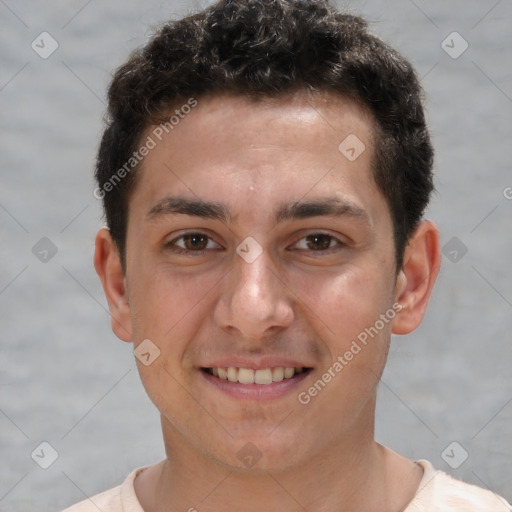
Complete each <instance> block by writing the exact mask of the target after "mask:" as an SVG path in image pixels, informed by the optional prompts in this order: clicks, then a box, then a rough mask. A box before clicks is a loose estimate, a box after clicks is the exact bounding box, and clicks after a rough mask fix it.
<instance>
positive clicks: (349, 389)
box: [118, 95, 401, 469]
mask: <svg viewBox="0 0 512 512" xmlns="http://www.w3.org/2000/svg"><path fill="white" fill-rule="evenodd" d="M372 127H373V121H372V119H371V118H370V117H369V115H368V114H367V113H366V112H365V111H364V110H362V109H361V108H360V107H359V106H358V105H356V104H355V103H354V102H352V101H350V100H348V99H343V98H338V97H336V98H334V97H330V96H325V97H323V98H320V97H317V98H306V96H304V95H296V96H294V97H292V98H288V99H286V100H282V99H281V100H279V101H272V102H266V103H255V102H252V101H250V100H248V99H245V98H238V97H215V98H204V99H199V100H198V105H197V106H196V107H195V108H194V109H193V110H192V111H191V112H190V113H189V114H188V115H187V116H186V117H185V118H184V119H182V120H181V121H180V123H179V124H178V125H177V126H175V128H174V129H173V130H172V131H170V133H169V134H167V135H166V136H165V137H163V138H162V141H158V140H157V144H156V146H155V147H154V148H153V149H152V150H151V151H150V152H149V154H148V155H147V156H146V157H145V158H144V160H143V162H142V167H141V169H140V175H139V177H138V178H139V179H138V182H137V185H136V188H135V190H134V192H133V195H132V197H131V199H130V203H129V220H128V231H127V244H126V274H125V280H124V282H125V285H126V290H125V297H126V306H125V313H121V316H122V315H123V314H124V315H125V321H124V325H125V328H126V327H127V326H128V327H127V330H123V329H120V330H119V332H118V335H119V336H120V337H121V338H123V339H126V340H133V342H134V345H135V347H136V349H137V347H139V348H138V350H139V351H142V352H143V353H144V354H148V353H149V354H150V355H149V356H148V355H146V356H145V357H146V361H145V362H146V363H148V362H149V361H150V360H152V359H153V357H154V355H155V354H158V351H159V356H158V357H157V358H156V359H154V361H152V362H151V364H147V365H145V364H143V363H142V362H141V361H138V365H139V370H140V375H141V379H142V382H143V384H144V386H145V388H146V390H147V392H148V394H149V396H150V397H151V399H152V400H153V402H154V403H155V405H156V406H157V407H158V409H159V410H160V412H161V415H162V421H163V426H164V431H165V432H166V435H167V436H168V437H169V439H171V440H172V439H176V440H177V439H181V442H182V443H188V444H189V445H190V446H193V447H194V449H195V450H197V451H198V452H200V453H202V454H204V455H206V456H208V457H209V458H210V459H213V460H216V461H218V462H220V463H222V464H227V465H230V466H236V467H242V468H243V467H247V468H248V467H249V466H250V465H251V463H250V462H248V461H249V460H250V459H247V455H248V456H249V457H250V456H252V457H253V460H255V459H258V458H259V459H260V460H259V461H258V468H263V469H283V468H286V467H291V466H293V465H296V464H300V463H303V462H304V461H306V460H307V459H308V458H310V457H312V456H313V455H314V454H315V453H319V452H321V451H322V450H326V449H328V447H329V445H331V444H333V443H338V442H344V441H343V440H350V441H351V442H354V440H359V441H361V440H363V439H364V438H366V437H368V436H373V431H372V427H373V414H374V401H375V391H376V387H377V384H378V380H379V377H380V375H381V372H382V370H383V366H384V363H385V358H386V354H387V349H388V344H389V338H390V333H391V329H392V325H393V323H394V322H395V321H396V318H397V317H398V316H399V314H400V313H399V312H398V310H399V309H400V306H398V305H397V304H396V302H397V299H398V297H399V293H400V291H401V290H398V285H397V279H396V272H395V259H394V244H393V235H392V220H391V217H390V213H389V209H388V206H387V204H386V201H385V199H384V197H383V196H382V194H381V193H380V192H379V190H378V188H377V186H376V185H375V183H374V181H373V178H372V173H371V166H372V156H373V155H372V147H373V141H372ZM154 129H155V127H151V128H150V129H148V131H147V133H146V135H145V136H144V139H146V137H147V136H148V135H149V136H151V134H152V133H154V132H153V130H154ZM349 136H350V137H351V138H349V139H348V141H347V142H345V143H344V144H342V146H341V150H340V149H339V146H340V143H342V142H343V141H344V140H345V139H346V138H347V137H349ZM354 136H356V137H357V139H358V140H359V141H357V139H355V138H354ZM153 138H154V139H155V140H156V138H155V137H154V136H153ZM354 141H355V142H354ZM350 142H351V143H350ZM362 144H364V150H363V151H362V152H361V153H360V151H361V149H363V145H362ZM351 148H354V151H352V150H351ZM358 153H360V154H359V156H357V155H358ZM354 156H357V158H355V159H354ZM127 332H129V333H130V334H129V335H128V334H127ZM143 340H150V341H144V342H143ZM141 343H145V345H141ZM298 440H300V442H298Z"/></svg>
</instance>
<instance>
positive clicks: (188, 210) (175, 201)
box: [146, 197, 231, 222]
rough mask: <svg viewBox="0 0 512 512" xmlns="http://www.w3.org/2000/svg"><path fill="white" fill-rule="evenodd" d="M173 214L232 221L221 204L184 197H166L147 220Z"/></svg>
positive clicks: (157, 204) (149, 213) (151, 210)
mask: <svg viewBox="0 0 512 512" xmlns="http://www.w3.org/2000/svg"><path fill="white" fill-rule="evenodd" d="M171 214H181V215H192V216H194V217H201V218H203V219H212V220H220V221H224V222H227V221H228V220H230V219H231V215H230V214H229V211H228V209H227V208H226V207H225V206H224V205H222V204H220V203H215V202H211V201H203V200H201V199H187V198H184V197H165V198H164V199H162V200H160V201H158V203H156V204H155V205H154V206H153V207H152V208H151V209H150V210H149V212H148V213H147V215H146V220H150V221H151V220H156V219H157V218H159V217H162V216H166V215H171Z"/></svg>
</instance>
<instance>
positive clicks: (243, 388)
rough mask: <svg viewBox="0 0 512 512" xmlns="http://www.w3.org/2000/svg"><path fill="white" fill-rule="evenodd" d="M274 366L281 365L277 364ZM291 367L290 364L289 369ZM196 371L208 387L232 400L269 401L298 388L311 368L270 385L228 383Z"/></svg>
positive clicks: (241, 366) (201, 371)
mask: <svg viewBox="0 0 512 512" xmlns="http://www.w3.org/2000/svg"><path fill="white" fill-rule="evenodd" d="M244 364H247V363H244ZM231 366H235V367H236V366H237V365H236V364H231ZM276 366H281V365H280V364H279V365H276ZM292 366H293V365H292V364H290V366H289V367H292ZM297 366H299V365H297ZM239 367H240V368H252V369H254V370H259V369H261V368H271V367H272V366H262V367H261V366H260V367H254V366H252V367H251V366H243V365H242V364H241V365H240V366H239ZM213 368H217V366H213ZM218 368H223V366H218ZM198 371H199V374H200V375H201V376H202V378H203V379H205V381H206V383H207V384H208V385H212V386H215V388H216V389H217V390H218V391H220V392H222V393H225V394H226V395H229V396H231V397H233V398H238V399H240V398H242V399H245V400H271V399H276V398H281V397H283V396H285V395H287V394H288V393H291V392H292V391H293V390H295V389H296V388H297V387H299V385H300V383H301V382H302V381H303V380H304V379H305V378H307V377H308V375H309V374H310V373H311V372H312V368H311V367H309V368H308V369H307V370H305V371H303V372H301V373H298V374H296V375H295V376H293V377H292V378H290V379H283V380H282V381H280V382H272V383H271V384H242V383H240V382H230V381H229V380H223V379H219V378H218V377H215V376H213V375H210V374H209V373H207V372H205V371H204V370H202V369H199V370H198Z"/></svg>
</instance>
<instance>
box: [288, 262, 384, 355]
mask: <svg viewBox="0 0 512 512" xmlns="http://www.w3.org/2000/svg"><path fill="white" fill-rule="evenodd" d="M294 277H295V279H294V283H295V284H294V286H295V287H297V288H299V289H300V292H298V295H300V296H301V297H302V299H303V302H304V303H305V304H306V305H307V307H308V308H310V310H311V311H312V312H313V314H309V315H308V317H309V318H310V319H311V320H312V321H315V323H317V324H318V325H319V326H322V328H321V331H322V332H324V333H325V334H326V336H327V337H328V338H329V339H330V340H331V345H334V346H336V345H338V344H339V345H340V346H341V348H342V347H343V346H344V345H345V344H346V342H347V341H349V340H351V339H354V338H355V337H357V335H358V334H359V333H360V332H361V331H362V330H364V329H365V328H366V327H369V326H371V325H373V324H374V323H375V321H376V320H377V319H378V318H379V315H380V314H381V313H385V311H386V310H387V308H389V306H390V305H389V296H390V293H391V291H390V290H391V289H390V284H389V283H388V280H387V279H384V278H383V275H382V273H379V272H378V269H377V268H374V269H372V268H371V267H368V266H366V267H362V266H361V267H356V266H350V267H348V266H347V268H346V269H344V270H343V271H340V272H336V273H332V272H331V273H329V272H323V271H322V272H318V273H316V274H315V275H312V274H310V273H308V274H306V273H302V274H300V275H296V276H294ZM333 348H334V347H333Z"/></svg>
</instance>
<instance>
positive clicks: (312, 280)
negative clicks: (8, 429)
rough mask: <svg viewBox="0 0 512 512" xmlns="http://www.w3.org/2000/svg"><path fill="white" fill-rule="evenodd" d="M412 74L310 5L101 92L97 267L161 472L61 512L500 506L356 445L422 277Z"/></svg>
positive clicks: (422, 464) (364, 436)
mask: <svg viewBox="0 0 512 512" xmlns="http://www.w3.org/2000/svg"><path fill="white" fill-rule="evenodd" d="M432 160H433V152H432V147H431V144H430V140H429V134H428V131H427V128H426V125H425V119H424V114H423V108H422V104H421V89H420V87H419V84H418V81H417V78H416V76H415V74H414V71H413V70H412V68H411V66H410V64H409V63H408V62H407V61H406V60H404V59H403V58H402V57H401V56H400V55H398V54H397V52H396V51H394V50H392V49H391V48H389V47H388V46H386V45H385V44H384V43H382V42H381V41H380V40H378V39H377V38H375V37H374V36H372V35H371V34H370V33H369V32H368V31H367V28H366V25H365V23H364V21H363V20H361V19H360V18H357V17H353V16H348V15H343V14H340V13H338V12H337V11H336V9H335V8H334V7H333V6H332V5H331V4H329V3H328V2H326V1H323V0H313V1H306V0H288V1H287V0H224V1H221V2H219V3H218V4H215V5H213V6H211V7H209V8H207V9H206V10H205V11H203V12H201V13H198V14H196V15H193V16H190V17H188V18H185V19H183V20H180V21H177V22H171V23H169V24H167V25H165V26H164V27H163V28H162V29H161V30H160V31H159V32H158V33H157V34H156V35H155V37H154V38H153V39H152V40H151V41H150V42H149V43H148V45H147V46H146V47H144V48H143V49H141V50H139V51H137V52H136V53H134V54H133V55H132V56H131V57H130V59H129V61H128V62H127V63H126V64H125V65H124V66H122V67H121V68H120V69H119V70H118V71H117V73H116V75H115V77H114V79H113V82H112V84H111V86H110V89H109V119H108V125H107V128H106V130H105V133H104V136H103V139H102V142H101V146H100V150H99V154H98V162H97V169H96V178H97V182H98V187H97V189H96V190H95V195H96V196H97V197H99V198H102V199H103V202H104V207H105V212H106V218H107V222H108V229H102V230H100V232H99V233H98V235H97V238H96V253H95V260H94V262H95V267H96V270H97V272H98V275H99V277H100V279H101V282H102V284H103V288H104V291H105V294H106V297H107V300H108V302H109V306H110V310H111V314H112V328H113V330H114V332H115V333H116V335H117V336H118V337H119V338H121V339H122V340H124V341H127V342H133V344H134V349H135V355H136V357H137V364H138V368H139V371H140V376H141V379H142V382H143V384H144V386H145V389H146V391H147V392H148V395H149V396H150V397H151V399H152V401H153V402H154V404H155V405H156V407H157V408H158V410H159V411H160V413H161V422H162V431H163V436H164V442H165V448H166V458H165V460H164V461H162V462H161V463H159V464H156V465H154V466H151V467H148V468H142V469H139V470H136V471H134V472H133V473H132V474H131V475H130V476H129V477H128V478H127V479H126V481H125V482H124V484H122V486H120V487H118V488H115V489H112V490H110V491H106V492H105V493H103V494H100V495H98V496H96V497H93V498H91V499H89V500H86V501H85V502H83V503H81V504H78V505H75V506H74V507H71V508H70V509H68V511H73V512H79V511H89V510H98V509H99V510H102V511H103V512H107V511H114V510H116V511H117V510H123V511H125V512H132V511H137V512H140V511H146V512H155V511H164V510H165V511H180V510H183V511H189V512H190V511H195V510H197V511H199V512H216V511H224V510H226V509H228V508H234V509H237V510H243V511H244V512H251V511H256V510H258V511H259V510H285V511H290V512H292V511H293V512H294V511H302V510H311V511H315V512H328V511H329V512H330V511H338V512H340V511H341V512H348V511H352V512H364V511H372V512H373V511H379V512H398V511H406V512H417V511H429V512H431V511H436V510H439V511H472V512H474V511H482V512H483V511H486V512H488V511H491V510H492V511H497V512H501V511H508V510H510V506H509V505H508V504H507V503H506V502H505V501H504V500H502V499H501V498H499V497H498V496H496V495H494V494H493V493H491V492H490V491H486V490H483V489H479V488H477V487H474V486H470V485H468V484H465V483H463V482H459V481H456V480H453V479H451V478H450V477H449V476H448V475H445V474H444V473H441V472H439V471H436V470H435V469H434V468H433V467H432V466H431V465H430V463H428V462H427V461H418V462H413V461H410V460H408V459H406V458H404V457H402V456H400V455H398V454H396V453H394V452H393V451H391V450H389V449H388V448H385V447H383V446H381V445H379V444H378V443H376V442H375V440H374V416H375V401H376V390H377V386H378V383H379V379H380V376H381V374H382V371H383V368H384V365H385V361H386V356H387V352H388V348H389V342H390V336H391V334H392V333H395V334H407V333H409V332H411V331H413V330H414V329H415V328H416V327H417V326H418V325H419V324H420V322H421V320H422V318H423V315H424V313H425V310H426V307H427V303H428V300H429V297H430V294H431V291H432V288H433V286H434V282H435V279H436V276H437V273H438V269H439V264H440V255H439V235H438V231H437V228H436V227H435V225H434V224H433V223H432V222H430V221H426V220H422V215H423V212H424V209H425V207H426V205H427V204H428V200H429V195H430V193H431V191H432V189H433V183H432Z"/></svg>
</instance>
